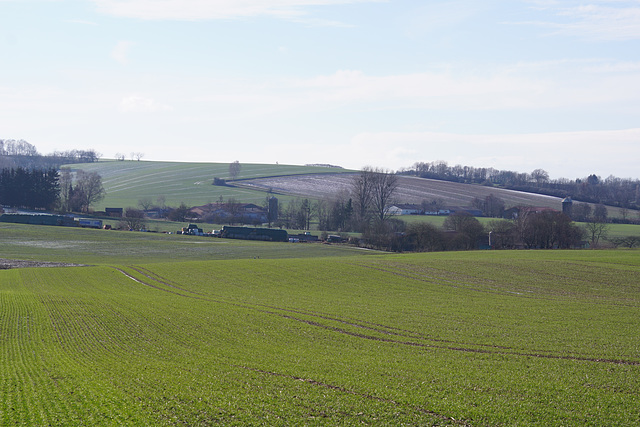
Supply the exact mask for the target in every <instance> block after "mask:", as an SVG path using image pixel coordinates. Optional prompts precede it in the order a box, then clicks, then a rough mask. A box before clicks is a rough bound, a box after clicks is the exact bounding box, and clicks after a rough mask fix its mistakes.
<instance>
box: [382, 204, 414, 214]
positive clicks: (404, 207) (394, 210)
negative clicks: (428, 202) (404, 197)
mask: <svg viewBox="0 0 640 427" xmlns="http://www.w3.org/2000/svg"><path fill="white" fill-rule="evenodd" d="M386 211H387V214H388V215H420V214H422V207H421V206H420V205H415V204H408V203H403V204H396V205H392V206H389V207H388V208H387V209H386Z"/></svg>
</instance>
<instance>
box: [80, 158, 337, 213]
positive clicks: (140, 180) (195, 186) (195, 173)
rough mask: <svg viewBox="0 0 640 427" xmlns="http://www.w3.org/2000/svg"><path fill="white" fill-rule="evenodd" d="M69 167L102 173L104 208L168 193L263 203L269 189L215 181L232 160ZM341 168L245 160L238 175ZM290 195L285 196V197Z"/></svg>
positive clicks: (197, 201)
mask: <svg viewBox="0 0 640 427" xmlns="http://www.w3.org/2000/svg"><path fill="white" fill-rule="evenodd" d="M69 167H70V168H71V169H83V170H85V171H88V172H98V173H99V174H100V175H101V176H102V182H103V185H104V188H105V190H106V191H107V196H106V197H105V199H104V200H103V201H102V202H100V203H98V204H96V205H95V206H94V208H95V209H96V210H103V209H104V208H105V207H129V206H131V207H136V206H137V205H138V201H139V200H140V199H143V198H149V199H151V201H152V202H154V203H155V202H156V200H157V199H158V197H160V196H162V197H164V199H165V203H166V204H167V205H168V206H178V205H179V204H180V203H182V202H184V203H186V204H187V205H188V206H199V205H204V204H206V203H210V202H215V201H216V200H218V199H219V197H220V196H222V197H223V198H224V199H225V200H227V199H228V198H230V197H233V198H235V199H236V200H238V201H241V202H246V203H256V204H258V205H261V204H262V203H263V202H264V200H265V197H266V191H268V189H267V190H265V191H263V190H255V189H246V188H234V187H221V186H214V185H212V182H213V178H214V177H217V178H223V179H228V178H229V164H228V163H178V162H148V161H141V162H137V161H124V162H117V161H100V162H98V163H88V164H77V165H70V166H69ZM339 170H340V169H335V168H323V167H309V166H288V165H263V164H242V165H241V169H240V173H239V175H238V177H237V178H238V179H251V178H260V177H265V176H280V175H295V174H308V173H329V172H330V173H336V171H339ZM286 199H287V198H286V197H285V198H283V201H284V200H286Z"/></svg>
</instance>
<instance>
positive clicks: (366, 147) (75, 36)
mask: <svg viewBox="0 0 640 427" xmlns="http://www.w3.org/2000/svg"><path fill="white" fill-rule="evenodd" d="M0 58H2V61H1V66H0V138H2V139H25V140H27V141H29V142H30V143H32V144H34V145H35V146H36V147H37V148H38V149H39V150H40V151H41V152H43V153H49V152H51V151H54V150H68V149H73V148H94V149H96V150H97V151H99V152H101V153H102V154H103V156H104V157H106V158H112V157H114V155H115V154H116V153H125V154H127V155H128V154H129V153H130V152H134V151H135V152H143V153H145V159H147V160H180V161H206V162H230V161H234V160H239V161H240V162H251V163H275V162H279V163H290V164H305V163H332V164H338V165H342V166H344V167H349V168H360V167H362V166H365V165H372V166H380V167H385V168H391V169H398V168H401V167H408V166H411V165H412V164H413V163H414V162H416V161H424V162H429V161H436V160H444V161H447V162H448V163H449V164H450V165H455V164H463V165H470V166H485V167H495V168H498V169H510V170H516V171H521V172H530V171H532V170H533V169H536V168H543V169H546V170H547V171H549V173H550V174H551V176H552V177H554V178H559V177H567V178H577V177H583V176H586V175H589V174H591V173H596V174H598V175H601V176H603V177H606V176H608V175H616V176H619V177H633V178H638V177H640V169H639V166H638V164H639V160H640V0H634V1H628V0H591V1H589V0H585V1H584V2H580V1H573V0H566V1H553V0H537V1H535V0H520V1H518V0H511V1H502V0H485V1H477V0H476V1H468V0H453V1H432V0H422V1H416V0H388V1H384V0H378V1H375V0H0Z"/></svg>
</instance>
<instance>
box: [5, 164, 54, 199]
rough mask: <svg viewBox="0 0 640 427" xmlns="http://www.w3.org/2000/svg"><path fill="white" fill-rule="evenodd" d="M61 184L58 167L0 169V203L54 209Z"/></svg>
mask: <svg viewBox="0 0 640 427" xmlns="http://www.w3.org/2000/svg"><path fill="white" fill-rule="evenodd" d="M59 192H60V186H59V184H58V171H57V170H56V169H46V170H41V169H25V168H21V167H18V168H15V169H2V170H0V204H2V205H9V206H16V207H21V208H26V209H52V208H54V207H55V206H56V204H57V202H58V194H59Z"/></svg>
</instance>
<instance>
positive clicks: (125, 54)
mask: <svg viewBox="0 0 640 427" xmlns="http://www.w3.org/2000/svg"><path fill="white" fill-rule="evenodd" d="M131 46H133V43H132V42H130V41H126V40H121V41H119V42H118V43H117V44H116V46H115V47H114V48H113V50H112V51H111V58H113V59H114V60H116V61H117V62H119V63H120V64H122V65H126V64H127V63H128V62H129V51H130V49H131Z"/></svg>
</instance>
